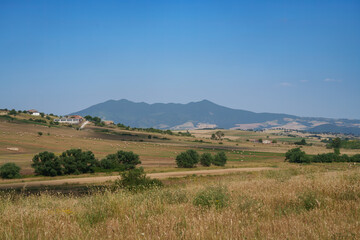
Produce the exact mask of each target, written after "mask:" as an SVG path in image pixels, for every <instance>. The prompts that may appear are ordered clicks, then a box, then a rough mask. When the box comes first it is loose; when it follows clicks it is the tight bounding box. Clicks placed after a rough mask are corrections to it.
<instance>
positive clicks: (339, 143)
mask: <svg viewBox="0 0 360 240" xmlns="http://www.w3.org/2000/svg"><path fill="white" fill-rule="evenodd" d="M322 142H325V143H327V145H326V147H327V148H336V147H337V148H347V149H360V141H359V140H356V139H349V138H345V139H341V138H339V137H337V138H334V139H332V138H330V139H329V140H322Z"/></svg>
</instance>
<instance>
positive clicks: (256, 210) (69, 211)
mask: <svg viewBox="0 0 360 240" xmlns="http://www.w3.org/2000/svg"><path fill="white" fill-rule="evenodd" d="M214 189H215V190H214ZM216 189H222V190H216ZM207 190H208V191H207ZM204 192H205V193H206V194H205V195H204V196H205V198H206V197H208V196H211V197H212V200H211V201H213V202H216V201H219V199H220V201H222V200H221V199H225V200H226V203H225V204H223V205H221V206H220V207H218V206H217V205H215V204H213V205H211V204H210V207H208V206H207V205H201V203H200V204H194V203H197V202H196V201H194V200H195V199H197V198H199V196H202V195H201V194H203V193H204ZM212 192H214V193H212ZM211 194H214V195H211ZM222 194H223V195H222ZM204 196H203V197H204ZM211 197H210V198H211ZM218 197H219V198H218ZM222 197H224V198H222ZM0 238H1V239H359V238H360V170H359V169H358V168H355V169H350V170H345V171H340V170H338V171H331V172H324V171H314V170H313V169H312V168H311V167H305V168H296V169H285V170H278V171H267V172H258V173H252V174H249V173H244V174H237V175H231V176H221V177H192V178H187V179H186V180H184V179H182V180H181V181H180V180H179V183H178V184H174V185H171V186H168V187H165V188H162V189H152V190H149V191H144V192H138V193H131V192H127V191H122V190H119V191H115V192H112V191H110V190H109V191H105V192H96V191H95V192H94V193H93V194H92V195H88V196H64V195H61V194H59V195H54V194H52V195H50V194H47V193H43V194H40V195H33V196H21V195H15V194H3V195H2V196H1V197H0Z"/></svg>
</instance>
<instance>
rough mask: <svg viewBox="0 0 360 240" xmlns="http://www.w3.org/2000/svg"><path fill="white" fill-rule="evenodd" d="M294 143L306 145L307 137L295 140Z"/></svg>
mask: <svg viewBox="0 0 360 240" xmlns="http://www.w3.org/2000/svg"><path fill="white" fill-rule="evenodd" d="M294 144H295V145H303V146H305V145H306V140H305V138H303V139H301V141H299V142H295V143H294Z"/></svg>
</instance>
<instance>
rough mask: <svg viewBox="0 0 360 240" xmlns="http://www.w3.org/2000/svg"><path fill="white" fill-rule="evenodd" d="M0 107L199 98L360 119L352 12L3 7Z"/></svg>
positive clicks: (218, 5) (336, 6) (69, 108)
mask: <svg viewBox="0 0 360 240" xmlns="http://www.w3.org/2000/svg"><path fill="white" fill-rule="evenodd" d="M0 83H1V90H2V91H1V94H0V108H9V109H11V108H15V109H30V108H35V109H38V110H39V111H43V112H47V113H50V112H52V113H57V114H66V113H70V112H74V111H78V110H81V109H83V108H86V107H88V106H90V105H93V104H96V103H99V102H103V101H106V100H109V99H115V100H117V99H123V98H125V99H128V100H132V101H137V102H141V101H144V102H148V103H155V102H165V103H166V102H176V103H188V102H191V101H198V100H202V99H208V100H210V101H213V102H215V103H217V104H220V105H224V106H228V107H232V108H237V109H245V110H250V111H255V112H274V113H275V112H276V113H288V114H295V115H299V116H314V117H335V118H357V119H360V111H359V105H360V1H351V0H347V1H331V0H327V1H316V0H312V1H289V0H287V1H224V0H223V1H210V0H206V1H196V0H192V1H156V0H154V1H6V0H2V1H0Z"/></svg>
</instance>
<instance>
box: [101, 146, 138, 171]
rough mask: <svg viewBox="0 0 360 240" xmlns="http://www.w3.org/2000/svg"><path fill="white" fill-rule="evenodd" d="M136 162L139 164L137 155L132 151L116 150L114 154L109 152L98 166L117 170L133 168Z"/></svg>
mask: <svg viewBox="0 0 360 240" xmlns="http://www.w3.org/2000/svg"><path fill="white" fill-rule="evenodd" d="M138 164H141V161H140V160H139V155H137V154H135V153H133V152H125V151H118V152H117V153H115V154H109V155H107V156H106V157H105V158H104V159H102V160H101V162H100V166H101V167H102V168H104V169H119V170H129V169H134V168H135V167H136V165H138Z"/></svg>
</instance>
